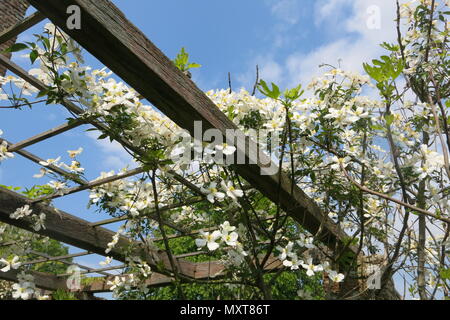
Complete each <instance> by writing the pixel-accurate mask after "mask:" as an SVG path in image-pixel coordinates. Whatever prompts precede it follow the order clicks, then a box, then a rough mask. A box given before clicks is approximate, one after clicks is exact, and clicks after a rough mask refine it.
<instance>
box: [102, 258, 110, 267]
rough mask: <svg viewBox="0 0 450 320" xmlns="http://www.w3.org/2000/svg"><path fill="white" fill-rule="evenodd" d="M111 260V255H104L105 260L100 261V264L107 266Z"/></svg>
mask: <svg viewBox="0 0 450 320" xmlns="http://www.w3.org/2000/svg"><path fill="white" fill-rule="evenodd" d="M111 262H112V258H111V257H106V259H105V261H101V262H100V265H101V266H107V265H109V264H111Z"/></svg>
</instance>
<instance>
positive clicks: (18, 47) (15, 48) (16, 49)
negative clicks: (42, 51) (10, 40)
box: [4, 43, 28, 53]
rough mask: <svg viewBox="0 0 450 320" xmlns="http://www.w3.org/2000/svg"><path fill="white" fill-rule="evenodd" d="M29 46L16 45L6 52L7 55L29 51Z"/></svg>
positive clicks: (23, 44)
mask: <svg viewBox="0 0 450 320" xmlns="http://www.w3.org/2000/svg"><path fill="white" fill-rule="evenodd" d="M27 48H28V46H27V45H26V44H25V43H15V44H13V45H12V46H11V47H9V48H8V49H6V50H4V52H5V53H11V52H18V51H22V50H25V49H27Z"/></svg>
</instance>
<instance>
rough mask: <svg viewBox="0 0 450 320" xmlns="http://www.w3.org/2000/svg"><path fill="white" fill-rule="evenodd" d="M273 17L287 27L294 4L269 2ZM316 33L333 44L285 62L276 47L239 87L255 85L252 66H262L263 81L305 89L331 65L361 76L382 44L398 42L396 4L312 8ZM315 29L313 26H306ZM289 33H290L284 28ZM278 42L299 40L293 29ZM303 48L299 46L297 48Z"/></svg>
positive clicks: (336, 0) (344, 2)
mask: <svg viewBox="0 0 450 320" xmlns="http://www.w3.org/2000/svg"><path fill="white" fill-rule="evenodd" d="M269 4H270V5H271V10H272V12H273V13H274V14H275V15H276V16H277V17H278V18H280V19H281V18H283V17H284V20H285V21H286V22H289V21H291V22H294V20H293V19H292V20H289V14H288V11H289V12H290V13H292V12H293V13H295V12H296V10H298V8H294V5H293V4H292V1H289V0H283V1H279V2H277V3H275V4H274V2H269ZM312 14H314V16H315V17H316V18H315V22H316V28H317V29H318V30H316V32H318V36H322V35H328V36H329V35H330V34H331V35H332V36H333V40H332V41H329V42H327V43H325V44H323V45H321V46H319V47H316V48H314V49H313V50H311V51H309V52H304V50H297V51H294V52H292V53H290V54H288V55H287V56H286V58H284V59H283V60H281V61H280V60H277V59H275V58H274V57H276V50H277V49H278V48H277V46H276V45H275V47H273V48H271V49H272V51H271V52H269V53H268V54H266V56H261V55H260V56H257V57H256V58H255V59H254V60H253V61H252V63H251V65H250V66H249V71H248V72H246V73H244V74H243V75H241V76H240V77H239V80H240V81H241V83H242V84H243V85H244V86H246V87H250V86H251V85H252V84H251V79H253V81H254V66H255V65H256V64H259V66H260V70H261V78H263V79H264V80H266V79H265V77H266V78H267V80H268V81H273V82H276V83H278V84H280V86H285V87H287V86H294V85H297V84H298V83H301V84H303V85H304V86H306V85H307V84H308V83H309V82H310V81H311V80H312V78H313V77H314V76H317V75H320V74H322V73H323V70H320V69H319V65H321V64H323V63H325V64H331V65H334V66H336V67H340V68H342V69H344V70H348V71H354V72H363V69H362V64H363V63H364V62H370V61H371V60H372V59H374V58H377V57H379V56H380V55H381V54H382V53H383V49H382V48H381V47H380V46H379V44H380V43H382V42H385V41H386V42H395V39H396V29H395V22H394V19H395V18H396V6H395V1H386V0H371V1H367V0H352V1H350V0H318V1H317V2H316V4H315V6H314V12H312ZM302 27H306V28H309V29H311V28H313V27H312V26H309V27H308V26H303V25H302ZM286 30H287V29H286ZM279 36H280V37H287V36H289V37H295V34H293V33H292V30H290V31H286V34H283V35H279ZM299 45H301V43H299Z"/></svg>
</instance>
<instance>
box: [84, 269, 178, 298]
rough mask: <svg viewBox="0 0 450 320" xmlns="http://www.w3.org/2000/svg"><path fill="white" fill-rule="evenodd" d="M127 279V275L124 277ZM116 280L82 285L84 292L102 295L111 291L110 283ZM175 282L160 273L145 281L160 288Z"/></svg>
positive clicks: (108, 279) (100, 280) (103, 280)
mask: <svg viewBox="0 0 450 320" xmlns="http://www.w3.org/2000/svg"><path fill="white" fill-rule="evenodd" d="M124 276H125V277H127V275H124ZM112 280H114V277H107V278H103V279H98V280H94V281H93V282H91V283H89V284H85V285H82V288H81V291H82V292H90V293H101V292H108V291H111V285H109V284H108V281H112ZM172 281H173V278H171V277H168V276H165V275H163V274H159V273H152V274H151V276H150V278H149V279H147V280H146V281H145V284H146V285H147V286H152V287H158V286H163V285H169V284H171V283H172Z"/></svg>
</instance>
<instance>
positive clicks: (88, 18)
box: [0, 0, 358, 293]
mask: <svg viewBox="0 0 450 320" xmlns="http://www.w3.org/2000/svg"><path fill="white" fill-rule="evenodd" d="M29 3H30V4H31V5H32V6H34V7H35V8H36V9H37V10H38V11H37V12H36V13H34V14H32V15H31V16H29V17H27V18H25V19H24V20H23V21H22V22H20V23H18V24H17V25H15V26H13V27H11V28H9V29H7V30H5V31H3V32H2V33H1V34H0V44H1V43H4V42H6V41H8V40H9V39H12V38H14V37H16V36H17V35H18V34H20V33H21V32H23V31H25V30H27V29H29V28H31V27H32V26H34V25H36V24H37V23H39V22H41V21H42V20H44V19H47V18H48V19H50V20H51V21H52V22H53V23H54V24H55V25H57V26H58V27H59V28H61V29H62V30H64V31H65V32H66V33H67V34H68V35H70V36H71V37H72V38H73V39H74V40H75V41H77V42H78V43H79V44H80V45H81V46H82V47H84V48H85V49H86V50H87V51H88V52H89V53H91V54H92V55H93V56H95V57H96V58H97V59H99V60H100V61H101V62H102V63H103V64H104V65H105V66H107V67H108V68H109V69H110V70H112V71H113V72H114V73H116V74H117V75H118V76H119V77H121V78H122V79H123V80H124V81H126V82H127V83H128V84H129V85H130V86H131V87H133V88H134V89H135V90H136V91H137V92H138V93H139V94H140V95H141V96H142V97H143V98H145V99H147V100H148V101H150V102H151V103H152V104H153V105H154V106H155V107H157V108H158V109H159V110H160V111H162V112H163V113H164V114H165V115H167V116H168V117H169V118H170V119H172V120H173V121H174V122H175V123H176V124H177V125H179V126H180V127H181V128H184V129H187V130H188V131H189V132H190V133H191V135H194V122H195V121H201V122H202V127H203V130H207V129H210V128H216V129H219V130H220V132H222V133H223V136H224V138H225V139H226V130H227V129H235V130H236V129H237V127H236V126H235V125H234V124H233V122H232V121H231V120H229V119H228V118H227V116H226V115H225V114H224V113H222V112H221V111H220V110H219V109H218V107H217V106H216V105H215V104H214V103H213V102H212V101H211V100H210V99H209V98H208V97H207V96H206V95H205V94H204V93H203V92H202V91H201V90H200V89H199V88H198V87H197V86H196V85H195V84H194V82H192V81H191V80H190V79H189V78H188V77H187V76H186V75H185V74H183V72H181V71H180V70H178V69H177V68H176V67H175V66H174V65H173V63H172V62H171V61H170V60H169V59H168V58H167V57H166V56H165V55H164V54H163V53H162V52H161V51H160V50H159V49H158V48H157V47H156V46H155V45H154V44H153V43H152V42H151V41H150V40H149V39H147V37H146V36H145V35H144V34H143V33H142V32H141V31H140V30H139V29H138V28H136V27H135V26H134V25H133V24H132V23H131V22H130V21H128V20H127V19H126V17H125V16H124V14H123V13H122V12H121V11H120V10H119V9H118V8H117V7H115V6H114V5H113V4H112V3H111V2H109V1H108V0H46V1H41V0H29ZM71 5H76V6H78V7H79V8H80V9H81V24H82V28H81V29H79V30H77V29H74V30H70V29H68V28H67V26H66V20H67V17H68V14H67V13H66V10H67V8H68V7H69V6H71ZM111 48H114V50H111ZM0 65H2V66H4V67H6V68H7V69H8V70H9V71H11V72H12V73H14V74H15V75H17V76H19V77H21V78H22V79H23V80H25V81H26V82H28V83H30V84H31V85H33V86H34V87H35V88H37V89H38V90H44V89H46V85H45V84H43V83H42V82H40V81H39V80H38V79H36V78H34V77H32V76H30V75H29V74H28V72H27V71H26V70H24V69H22V68H21V67H20V66H18V65H16V64H15V63H13V62H12V61H11V60H10V59H8V58H7V57H5V56H3V55H0ZM62 105H63V106H64V107H65V108H66V109H67V110H69V111H70V112H71V113H72V114H75V115H81V114H82V113H83V109H81V108H80V107H78V106H77V105H75V104H73V103H72V102H70V101H68V100H65V101H63V103H62ZM82 125H91V126H94V127H95V128H98V129H100V130H102V131H103V132H106V133H107V132H108V128H107V127H106V126H105V125H104V124H103V123H102V122H100V121H98V120H95V119H91V120H84V119H81V118H78V119H76V120H75V121H71V122H70V123H69V122H68V123H63V124H62V125H60V126H58V127H55V128H52V129H50V130H48V131H45V132H42V133H40V134H38V135H35V136H33V137H30V138H29V139H26V140H24V141H20V142H12V141H7V143H8V151H10V152H14V153H16V154H18V155H20V156H22V157H24V158H27V159H28V160H30V161H32V162H35V163H37V164H39V162H41V161H43V159H41V158H40V157H39V156H37V155H35V154H32V153H30V152H28V151H26V150H25V148H26V147H29V146H32V145H35V144H37V143H39V142H41V141H44V140H46V139H50V138H52V137H54V136H56V135H59V134H61V133H63V132H66V131H69V130H71V129H73V128H76V127H79V126H82ZM243 136H244V135H242V137H243ZM237 137H238V139H244V138H242V137H239V135H238V136H237ZM114 139H115V140H117V142H118V143H120V144H121V145H122V146H124V147H126V148H127V149H129V150H131V151H132V152H134V153H135V154H137V155H139V154H141V153H142V151H141V150H139V148H136V147H135V146H134V145H133V144H131V143H130V142H129V141H127V140H126V139H122V138H117V137H114ZM2 141H3V140H2V139H0V143H1V142H2ZM4 141H6V140H4ZM236 146H237V147H238V148H239V146H246V148H245V150H239V151H240V152H242V153H243V154H245V157H246V163H247V164H240V165H235V171H236V172H237V173H238V174H239V175H240V176H241V177H242V178H244V179H245V180H246V181H247V182H248V183H249V184H251V186H252V187H253V188H255V189H257V190H258V191H259V192H261V194H263V195H264V196H266V197H267V198H269V199H270V200H272V201H273V202H275V203H278V204H279V205H280V206H281V208H282V209H283V211H284V212H285V213H286V214H287V215H289V216H290V217H291V218H292V219H293V220H294V221H296V222H297V223H298V224H300V225H301V226H303V227H304V228H305V229H306V230H308V231H309V232H311V233H312V234H313V235H316V238H317V239H319V240H320V241H321V243H323V244H324V246H325V247H327V248H328V249H329V250H331V251H332V252H335V253H336V252H339V253H350V254H352V255H353V256H355V255H356V253H357V252H358V250H357V248H355V247H353V246H352V245H349V244H348V239H349V238H350V237H349V236H348V235H347V234H345V233H344V232H343V231H342V230H341V229H340V228H339V227H338V225H337V224H336V223H335V222H333V221H332V220H331V219H330V218H329V217H328V216H327V214H325V213H324V212H322V211H321V209H320V208H319V206H318V205H317V204H316V203H315V202H314V201H313V200H312V199H311V198H309V197H308V196H307V195H306V194H305V192H303V191H302V190H301V189H300V188H299V187H298V186H297V185H292V184H291V180H290V178H289V177H288V176H287V175H286V174H283V173H282V174H280V175H279V174H274V175H261V169H263V168H264V167H265V166H267V165H263V164H262V163H270V159H268V156H267V155H265V154H262V153H258V151H257V150H256V149H255V145H254V144H252V143H249V141H248V140H247V139H246V140H245V141H240V142H239V140H238V143H237V144H236ZM255 158H257V159H258V163H257V164H249V163H251V162H250V161H248V160H249V159H255ZM272 165H274V164H272ZM48 169H50V170H52V171H54V172H55V173H57V174H59V175H61V176H63V177H65V178H67V179H70V180H72V181H73V182H74V183H76V184H77V186H76V187H73V188H70V189H69V190H67V192H66V193H65V195H67V194H73V193H77V192H80V191H83V190H89V189H92V188H95V187H98V186H101V185H103V184H106V183H110V182H112V181H116V180H119V179H124V178H127V177H131V176H134V175H137V174H139V173H142V172H144V171H145V169H144V168H137V169H133V170H129V171H127V172H126V173H125V174H121V175H116V176H112V177H108V178H105V179H101V180H94V181H85V180H83V179H80V178H78V177H74V176H73V174H71V173H70V172H68V171H65V170H64V169H61V168H59V167H56V166H52V165H50V166H49V167H48ZM171 174H172V175H173V178H174V179H175V180H177V181H178V182H179V183H181V184H183V185H184V186H185V187H186V188H188V189H189V190H191V191H192V193H194V194H196V196H195V197H193V198H192V199H190V200H189V201H188V202H187V203H186V202H183V203H180V204H173V205H169V206H166V207H160V208H159V210H160V211H168V210H171V209H175V208H177V207H181V206H184V205H189V204H194V203H198V202H200V201H205V197H204V194H203V193H202V192H201V191H200V190H199V188H198V187H197V186H195V185H194V184H192V183H191V182H189V181H188V180H187V179H186V178H185V177H183V176H181V175H179V174H177V173H176V172H171ZM56 197H59V196H56V195H53V196H47V197H43V198H39V199H36V200H30V199H28V198H26V197H24V196H22V195H20V194H17V193H15V192H12V191H9V190H6V189H3V188H0V221H1V222H4V223H7V224H10V225H13V226H15V227H18V228H22V229H25V230H28V231H30V232H36V231H34V230H33V227H32V225H30V224H29V223H28V222H26V221H23V220H15V219H11V218H10V214H11V213H12V212H14V211H15V210H16V209H17V208H20V207H23V206H24V205H26V204H28V205H30V207H31V209H32V210H33V214H39V213H41V212H44V213H45V214H46V216H47V218H46V223H45V229H42V230H40V231H38V232H36V233H38V234H40V235H44V236H48V237H50V238H52V239H55V240H57V241H61V242H63V243H66V244H69V245H72V246H75V247H77V248H80V249H81V250H83V251H82V252H80V253H75V254H70V255H66V256H59V257H50V256H47V255H45V254H43V253H36V254H37V255H40V256H42V259H38V260H35V261H28V262H26V263H25V264H35V263H39V262H44V261H60V262H62V263H64V261H66V260H65V259H68V258H74V257H80V256H86V255H90V254H98V255H102V256H106V254H105V250H106V249H107V247H108V243H109V242H110V241H111V238H112V237H113V235H114V234H115V232H113V231H111V230H108V229H106V228H104V227H103V226H105V225H108V224H111V223H114V222H117V221H122V220H126V219H127V217H122V218H112V219H108V220H104V221H98V222H94V223H93V222H89V221H86V220H83V219H80V218H78V217H76V216H75V215H72V214H69V213H66V212H63V211H61V210H57V209H55V208H53V207H51V206H48V205H46V204H45V203H44V202H43V201H44V200H51V199H54V198H56ZM148 217H149V218H150V219H155V220H158V219H157V217H156V215H155V214H154V213H153V214H152V213H151V212H150V213H149V214H148ZM158 222H160V223H162V224H165V225H167V226H169V227H171V228H173V229H175V230H177V235H175V236H172V237H185V236H193V235H195V234H197V233H198V231H192V230H184V229H183V228H180V227H179V226H176V225H173V224H171V223H169V222H166V221H158ZM169 237H170V236H169ZM154 240H155V241H161V239H154ZM130 241H132V240H130V239H127V238H125V237H123V236H122V237H121V238H120V239H119V242H118V244H117V245H116V246H115V247H114V248H113V249H112V250H111V252H110V253H109V254H108V256H111V257H113V258H114V259H116V260H118V261H122V262H125V256H124V254H123V250H122V249H124V248H125V247H127V246H128V245H129V243H130ZM134 244H135V247H136V248H140V247H142V249H136V250H137V251H136V252H135V254H136V255H139V256H141V257H144V258H145V261H146V262H147V263H148V264H149V266H150V267H152V269H153V267H154V268H155V269H157V265H161V262H162V263H163V265H164V271H161V273H159V271H158V273H153V275H152V276H151V278H150V279H149V280H148V281H147V282H148V283H147V284H148V285H155V286H161V285H167V284H170V283H172V281H173V272H174V271H176V272H177V274H179V275H180V277H181V278H182V281H186V282H189V281H195V280H199V279H209V278H211V277H217V276H220V274H221V272H222V271H223V270H224V265H222V264H221V263H220V262H212V263H211V262H207V263H193V262H190V261H187V260H185V259H184V258H186V257H188V256H193V255H198V254H202V252H193V253H188V254H183V255H180V256H176V257H174V258H175V260H176V265H175V268H176V270H173V264H171V261H170V258H169V256H168V254H167V252H165V251H163V250H150V251H149V250H148V248H147V249H146V250H144V248H143V246H141V245H140V244H139V243H137V242H136V243H134ZM2 245H8V244H2ZM71 264H73V263H71ZM280 266H282V264H281V262H280V261H279V260H277V259H276V258H274V257H272V258H270V259H269V260H268V261H267V262H266V265H265V266H264V269H265V270H266V271H267V272H270V271H273V270H277V269H278V268H280ZM79 267H80V268H81V269H84V271H83V273H86V274H88V273H100V274H102V275H104V277H103V278H102V280H98V281H94V282H91V283H90V284H89V285H85V286H83V288H82V291H83V292H87V293H97V292H105V291H109V289H110V288H109V286H108V285H107V281H108V280H111V277H113V275H111V274H110V273H108V271H110V270H112V269H114V268H121V267H123V266H119V267H110V268H103V269H92V268H89V267H86V266H82V265H79ZM33 275H34V277H35V279H36V285H37V287H39V288H42V289H46V290H57V289H67V287H66V277H67V275H51V274H44V273H39V272H33ZM0 278H2V279H5V280H9V281H17V272H16V271H10V272H6V273H1V272H0ZM353 283H355V282H353ZM356 283H357V282H356ZM352 289H353V290H354V289H355V288H354V287H353V288H352Z"/></svg>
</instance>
